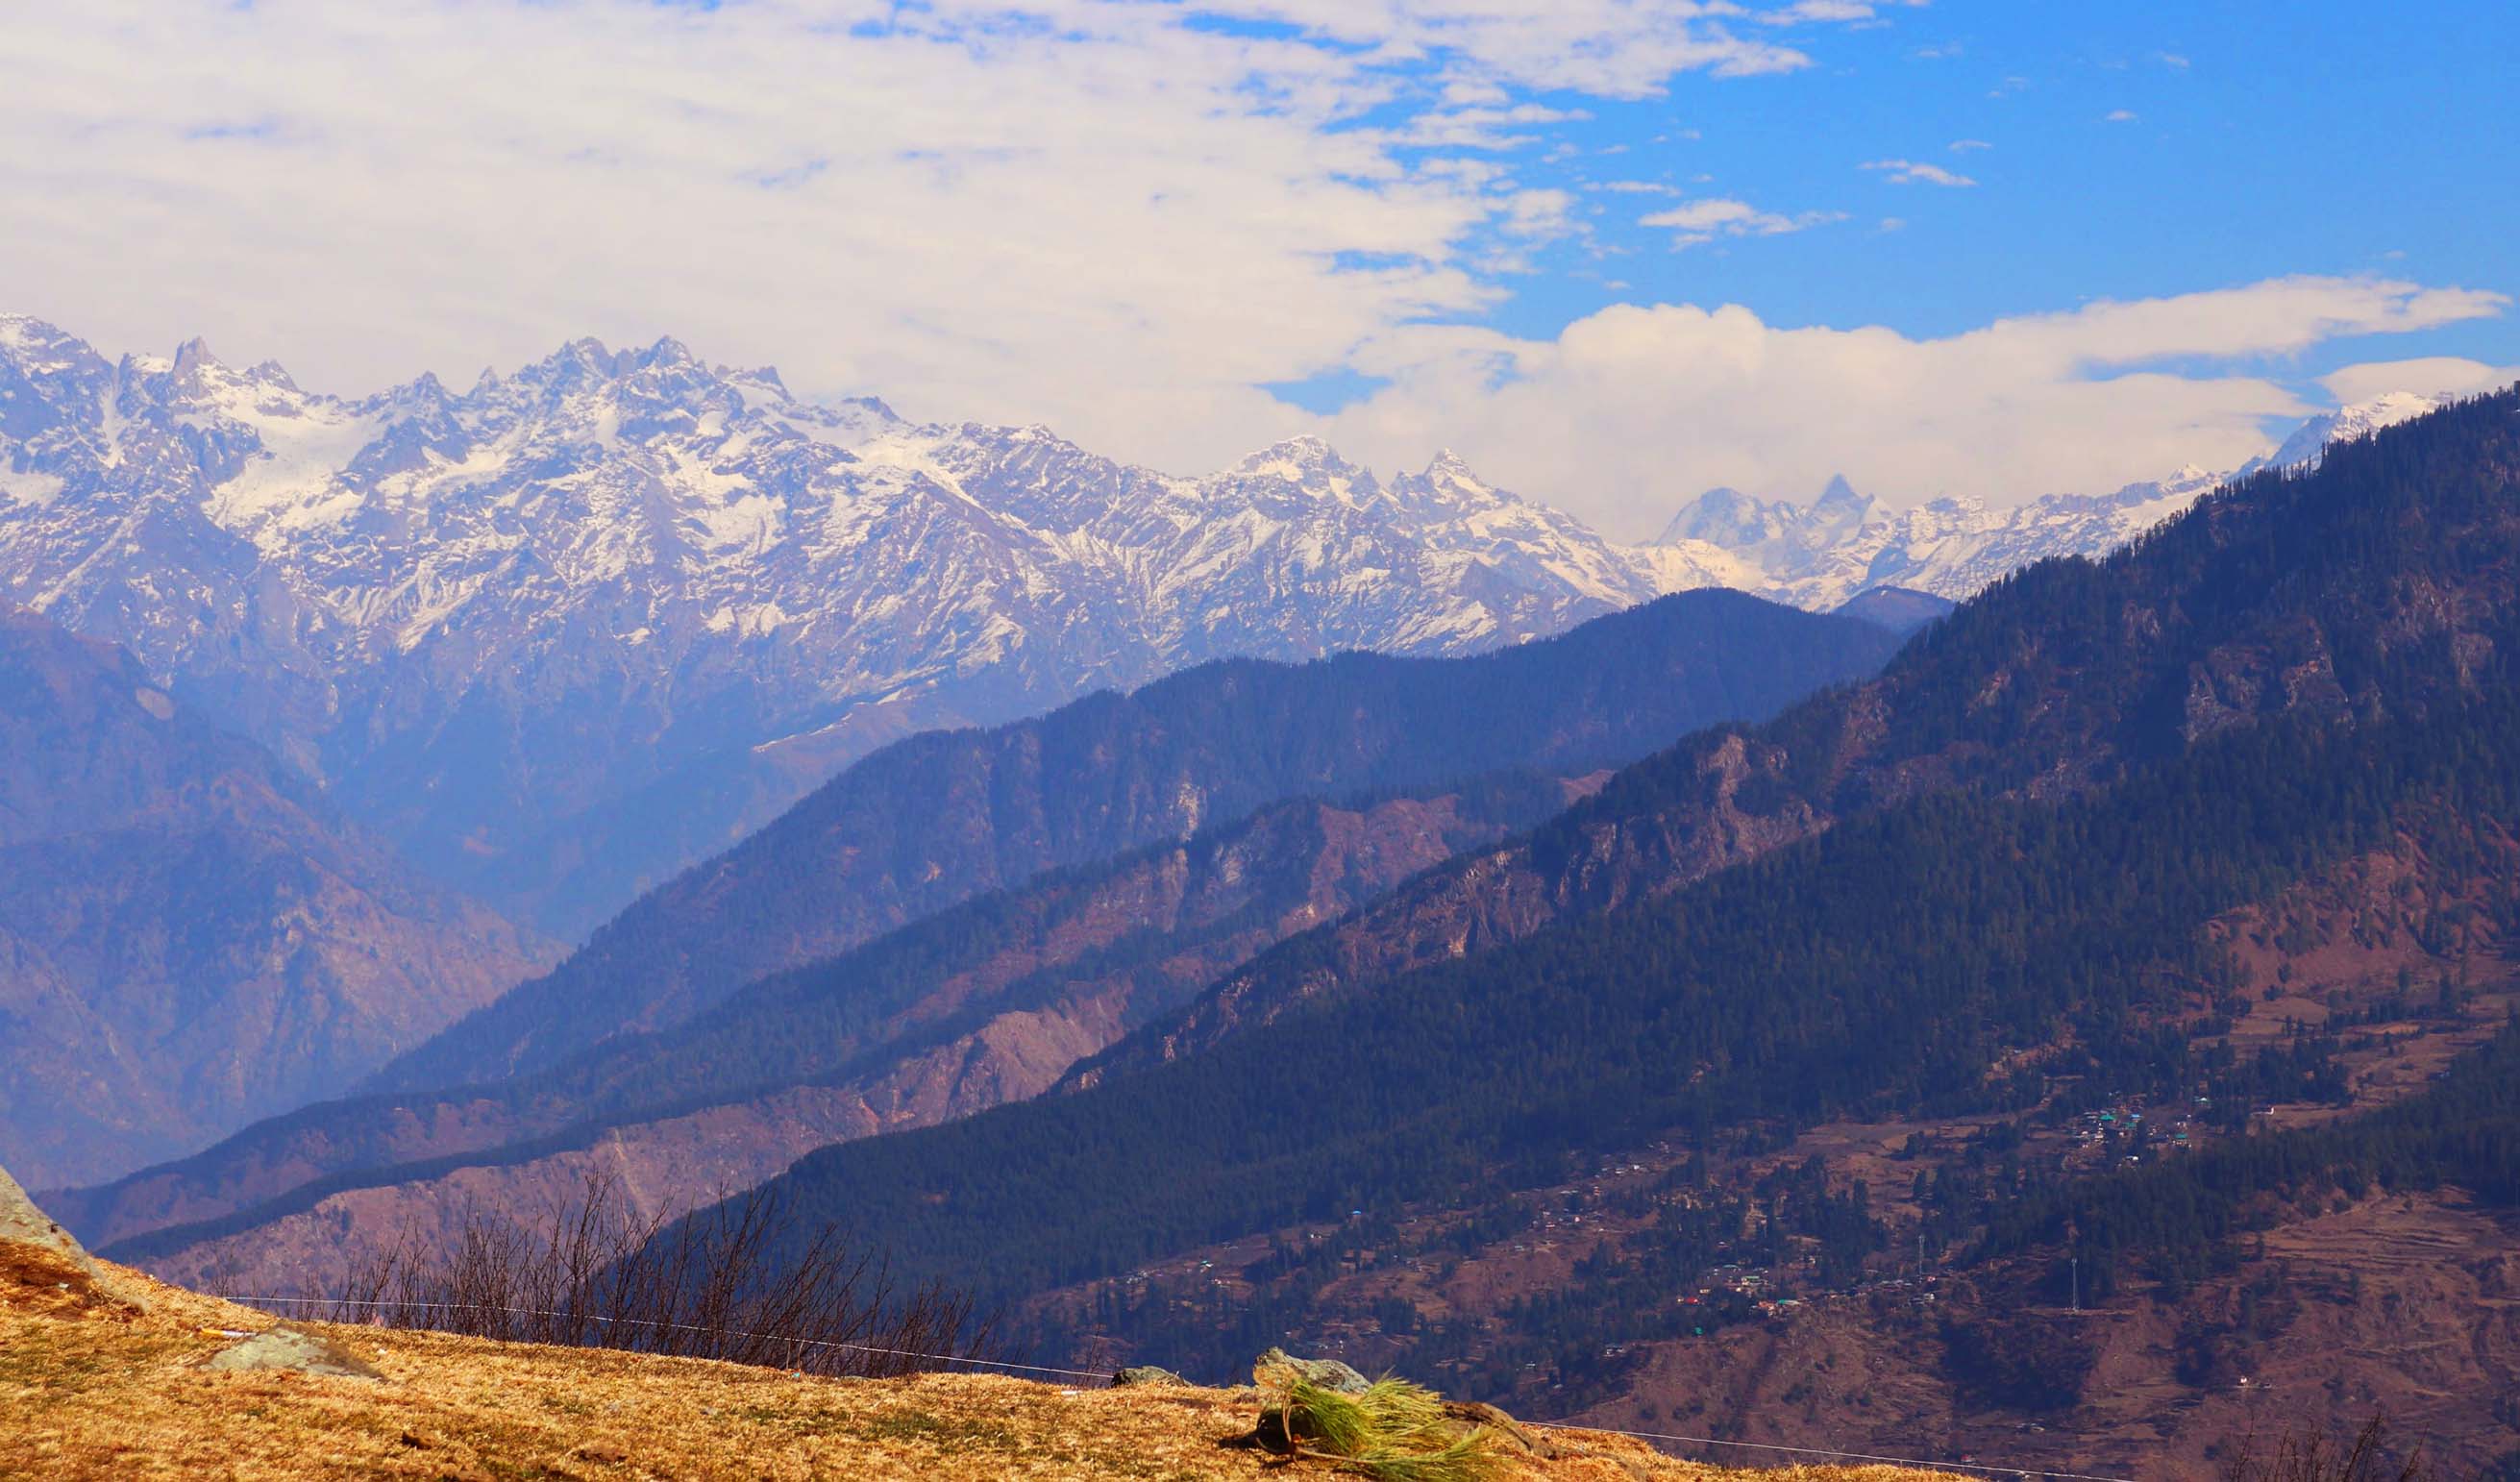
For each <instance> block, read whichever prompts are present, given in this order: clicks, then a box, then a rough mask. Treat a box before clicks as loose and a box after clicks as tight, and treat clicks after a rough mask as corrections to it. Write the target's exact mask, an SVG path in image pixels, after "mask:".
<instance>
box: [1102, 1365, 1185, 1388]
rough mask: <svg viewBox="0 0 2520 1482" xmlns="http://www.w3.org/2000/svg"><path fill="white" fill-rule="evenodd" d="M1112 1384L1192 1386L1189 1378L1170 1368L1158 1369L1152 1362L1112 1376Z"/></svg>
mask: <svg viewBox="0 0 2520 1482" xmlns="http://www.w3.org/2000/svg"><path fill="white" fill-rule="evenodd" d="M1111 1384H1112V1387H1114V1388H1119V1387H1122V1386H1125V1385H1130V1384H1178V1385H1180V1386H1182V1387H1183V1388H1185V1389H1187V1388H1189V1387H1190V1381H1189V1380H1188V1379H1185V1378H1183V1377H1182V1376H1181V1375H1179V1374H1177V1373H1175V1372H1173V1371H1172V1370H1169V1369H1157V1368H1156V1367H1155V1366H1154V1365H1152V1364H1139V1365H1134V1366H1132V1367H1130V1368H1128V1369H1124V1370H1120V1371H1119V1372H1118V1373H1116V1374H1113V1375H1112V1376H1111Z"/></svg>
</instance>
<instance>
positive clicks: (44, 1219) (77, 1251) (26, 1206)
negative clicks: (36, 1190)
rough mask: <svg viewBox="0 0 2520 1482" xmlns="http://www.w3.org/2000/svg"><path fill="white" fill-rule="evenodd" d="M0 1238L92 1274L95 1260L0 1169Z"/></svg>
mask: <svg viewBox="0 0 2520 1482" xmlns="http://www.w3.org/2000/svg"><path fill="white" fill-rule="evenodd" d="M0 1240H12V1241H16V1242H17V1243H19V1244H22V1245H33V1246H36V1247H38V1248H40V1249H43V1250H46V1251H50V1252H51V1253H52V1254H54V1255H56V1256H59V1257H61V1258H62V1259H63V1260H66V1261H67V1262H69V1263H70V1264H71V1265H73V1266H76V1267H77V1268H78V1269H79V1270H80V1271H82V1272H85V1273H86V1274H87V1275H89V1276H90V1277H93V1276H95V1275H96V1262H95V1261H94V1260H93V1259H91V1258H90V1257H89V1255H88V1253H87V1250H86V1249H85V1247H83V1246H81V1245H80V1244H79V1242H78V1241H77V1240H76V1239H75V1238H73V1237H72V1236H71V1235H70V1233H69V1232H68V1231H67V1230H64V1229H63V1228H62V1227H61V1226H59V1225H57V1224H54V1223H53V1219H52V1217H51V1216H50V1215H47V1214H45V1213H44V1212H43V1211H42V1210H40V1209H38V1208H36V1207H35V1201H34V1200H33V1199H30V1198H28V1197H26V1190H23V1189H21V1188H19V1187H18V1181H17V1180H16V1179H13V1178H11V1177H9V1170H7V1169H5V1168H0Z"/></svg>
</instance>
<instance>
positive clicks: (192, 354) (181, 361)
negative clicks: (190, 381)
mask: <svg viewBox="0 0 2520 1482" xmlns="http://www.w3.org/2000/svg"><path fill="white" fill-rule="evenodd" d="M218 363H219V357H218V356H216V355H213V354H211V353H210V342H209V341H208V340H206V339H203V337H200V336H198V335H196V336H194V337H192V338H190V339H187V340H185V341H184V342H183V343H182V344H180V345H177V346H176V347H175V374H176V375H177V376H184V375H187V374H189V373H191V372H194V371H198V370H201V369H203V367H205V366H215V365H217V364H218Z"/></svg>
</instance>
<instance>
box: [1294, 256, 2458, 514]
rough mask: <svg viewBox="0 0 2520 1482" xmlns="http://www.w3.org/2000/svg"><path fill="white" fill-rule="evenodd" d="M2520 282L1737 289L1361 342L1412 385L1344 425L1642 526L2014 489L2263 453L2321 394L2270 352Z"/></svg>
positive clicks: (1350, 414)
mask: <svg viewBox="0 0 2520 1482" xmlns="http://www.w3.org/2000/svg"><path fill="white" fill-rule="evenodd" d="M2505 303H2506V300H2505V299H2503V298H2502V297H2501V296H2500V295H2498V294H2494V293H2487V292H2473V291H2468V290H2462V289H2427V288H2423V287H2420V286H2418V285H2414V284H2409V283H2401V282H2392V281H2387V280H2378V279H2338V278H2284V279H2274V280H2270V281H2268V282H2264V283H2257V284H2251V285H2248V286H2245V287H2241V288H2233V289H2225V290H2218V291H2213V292H2198V293H2187V294H2182V295H2179V296H2176V297H2169V298H2153V299H2140V300H2135V301H2130V302H2108V301H2103V302H2097V303H2093V304H2091V305H2088V306H2086V307H2084V308H2081V309H2077V310H2074V311H2072V312H2070V313H2058V314H2042V315H2031V316H2024V317H2019V318H2011V319H2003V320H1999V321H1997V322H1995V323H1993V324H1990V325H1988V326H1986V327H1985V328H1983V329H1978V330H1974V331H1971V332H1968V333H1965V334H1960V335H1954V336H1950V337H1943V338H1931V339H1918V338H1912V337H1908V336H1905V335H1902V334H1899V333H1898V332H1896V331H1893V330H1888V329H1881V328H1867V329H1851V330H1840V329H1829V328H1817V327H1816V328H1803V329H1795V328H1784V327H1779V326H1776V325H1770V324H1767V323H1764V322H1762V321H1761V320H1760V318H1759V316H1757V315H1756V314H1754V313H1752V312H1751V311H1750V310H1748V309H1746V308H1742V307H1739V306H1737V305H1729V306H1726V307H1723V308H1718V309H1704V308H1697V307H1692V306H1688V305H1680V304H1665V305H1657V306H1654V307H1637V306H1626V305H1623V306H1619V307H1615V308H1610V309H1605V310H1603V311H1601V312H1600V313H1598V314H1595V315H1592V316H1590V317H1588V318H1586V319H1583V320H1580V321H1578V322H1577V323H1575V324H1573V325H1571V326H1569V327H1568V328H1567V329H1566V330H1565V332H1564V333H1563V334H1561V335H1559V336H1557V337H1555V338H1553V339H1547V340H1519V339H1512V338H1508V337H1504V336H1500V335H1496V334H1493V333H1491V332H1486V331H1474V330H1460V329H1437V328H1431V327H1430V328H1425V329H1420V330H1414V331H1404V332H1401V333H1399V334H1396V335H1394V336H1392V337H1388V338H1387V339H1385V340H1384V341H1382V342H1381V343H1379V344H1377V345H1376V346H1373V347H1372V349H1371V351H1370V353H1369V354H1368V355H1367V356H1366V357H1364V358H1363V359H1361V361H1360V363H1359V368H1360V369H1362V370H1365V371H1367V372H1368V373H1370V374H1375V375H1384V376H1390V377H1392V378H1393V379H1394V382H1393V384H1391V385H1389V386H1387V387H1385V388H1384V389H1383V390H1382V391H1380V392H1379V393H1377V394H1376V395H1375V396H1374V397H1373V398H1372V399H1370V400H1368V401H1365V402H1362V403H1359V404H1357V405H1355V406H1352V407H1349V408H1347V409H1345V410H1344V411H1343V412H1341V413H1340V414H1339V415H1338V416H1337V417H1335V418H1333V419H1330V420H1328V423H1327V424H1326V428H1327V430H1328V431H1329V432H1330V434H1331V435H1332V436H1333V437H1335V438H1336V439H1337V440H1338V441H1339V442H1340V443H1341V445H1342V446H1346V447H1349V448H1351V449H1352V450H1353V452H1354V453H1357V454H1363V455H1365V456H1370V457H1373V458H1374V459H1376V460H1377V461H1379V462H1383V463H1386V464H1389V463H1401V462H1408V461H1410V460H1413V459H1416V460H1422V459H1423V457H1424V456H1425V453H1424V450H1425V449H1426V448H1428V447H1430V446H1433V445H1434V444H1435V443H1437V442H1439V441H1441V442H1449V443H1452V444H1454V445H1456V446H1458V447H1459V448H1460V451H1461V452H1462V453H1463V456H1465V457H1467V458H1468V459H1469V460H1470V461H1471V462H1472V463H1473V464H1474V465H1476V466H1478V467H1479V468H1480V470H1481V472H1484V473H1485V474H1487V476H1489V477H1491V478H1494V479H1496V480H1498V481H1499V482H1501V483H1503V484H1505V485H1507V486H1508V487H1513V488H1520V489H1524V490H1526V491H1528V492H1531V493H1534V494H1537V495H1541V496H1543V497H1547V498H1550V499H1552V500H1553V501H1556V502H1558V503H1561V504H1563V505H1565V506H1566V507H1567V508H1569V509H1572V510H1574V511H1576V512H1577V513H1578V514H1580V515H1583V516H1587V517H1588V518H1591V519H1594V520H1596V521H1597V522H1598V523H1599V524H1600V525H1601V526H1602V527H1603V528H1605V529H1607V530H1609V531H1611V532H1613V533H1618V534H1625V535H1631V536H1634V535H1643V534H1645V533H1648V532H1650V531H1651V530H1652V529H1653V528H1654V527H1656V526H1657V525H1658V524H1659V523H1660V522H1661V521H1662V520H1663V519H1664V518H1666V517H1667V516H1669V514H1670V512H1671V510H1672V509H1673V508H1674V507H1675V506H1676V505H1678V504H1679V503H1680V502H1681V501H1683V500H1686V499H1688V498H1690V497H1692V496H1694V495H1695V494H1697V493H1698V492H1700V491H1701V490H1703V489H1706V488H1708V487H1710V486H1712V485H1715V484H1731V485H1733V486H1735V487H1738V488H1742V489H1747V490H1750V491H1752V492H1754V493H1759V494H1763V495H1771V496H1779V495H1780V496H1790V497H1795V498H1808V497H1810V496H1811V495H1812V494H1813V493H1814V492H1816V491H1817V490H1818V489H1820V487H1821V486H1822V485H1823V483H1824V482H1825V480H1826V479H1827V478H1828V477H1829V475H1831V474H1832V473H1837V472H1844V473H1846V474H1847V475H1848V476H1849V477H1851V478H1852V479H1854V480H1855V482H1856V485H1857V486H1858V487H1859V488H1866V489H1869V490H1874V491H1878V492H1880V493H1881V494H1883V495H1884V496H1885V497H1889V498H1892V499H1893V500H1901V499H1921V498H1928V497H1932V496H1935V495H1939V494H1946V493H1948V494H1963V495H1974V496H1978V497H1981V498H1985V499H1987V500H1989V501H1991V502H1994V503H1998V504H2010V503H2014V502H2018V501H2020V500H2024V499H2028V498H2032V497H2035V496H2037V495H2040V494H2044V493H2048V492H2052V491H2056V490H2081V491H2103V490H2107V489H2112V488H2115V487H2117V486H2119V485H2121V484H2124V483H2128V482H2132V481H2134V480H2137V479H2141V478H2149V477H2155V476H2158V475H2160V474H2162V473H2165V472H2169V471H2171V470H2173V469H2176V468H2178V467H2179V466H2181V465H2183V464H2185V463H2188V462H2191V461H2192V462H2197V463H2202V464H2205V465H2207V466H2209V467H2215V466H2220V467H2229V466H2233V465H2236V464H2239V463H2241V462H2244V461H2245V460H2247V459H2248V458H2249V457H2251V456H2253V455H2255V454H2257V453H2260V452H2263V451H2265V450H2266V449H2267V448H2268V447H2269V446H2270V437H2269V431H2270V427H2269V420H2270V419H2282V418H2289V417H2300V416H2306V415H2308V414H2309V413H2310V412H2312V411H2314V410H2316V408H2315V407H2314V406H2312V405H2310V404H2309V403H2306V402H2305V401H2303V399H2302V398H2301V397H2299V396H2298V395H2296V394H2295V393H2294V392H2293V391H2291V390H2289V389H2287V388H2286V387H2285V386H2283V385H2281V384H2279V383H2277V382H2274V381H2273V380H2271V379H2269V378H2268V377H2267V375H2266V374H2265V371H2264V363H2265V362H2266V361H2267V360H2268V359H2270V358H2275V357H2284V356H2289V355H2293V354H2296V353H2298V352H2300V351H2303V350H2306V349H2308V348H2311V347H2313V346H2315V345H2318V344H2320V343H2323V342H2326V341H2330V340H2335V339H2339V338H2343V337H2350V336H2359V335H2371V334H2386V333H2396V332H2407V331H2414V330H2420V329H2425V328H2429V327H2433V326H2437V325H2442V324H2448V323H2453V322H2455V321H2459V320H2466V319H2474V318H2478V317H2482V316H2488V315H2493V314H2496V313H2498V312H2500V311H2501V309H2502V308H2503V307H2504V306H2505ZM2414 364H2415V365H2417V366H2437V365H2438V363H2434V362H2418V363H2414ZM2340 374H2343V375H2344V376H2345V379H2343V380H2339V381H2336V382H2335V383H2334V384H2333V385H2331V387H2330V389H2333V390H2338V391H2339V394H2343V393H2344V392H2345V391H2347V390H2356V389H2361V388H2363V386H2365V385H2370V386H2377V385H2379V384H2382V383H2384V382H2389V381H2390V380H2391V378H2392V376H2393V375H2396V374H2412V373H2411V372H2408V370H2407V368H2406V367H2404V366H2401V367H2398V368H2395V369H2394V370H2393V371H2392V372H2389V373H2379V372H2375V373H2372V374H2371V375H2369V376H2367V377H2361V378H2357V377H2355V376H2352V375H2350V374H2345V373H2340ZM2449 374H2451V377H2452V380H2453V381H2459V380H2460V378H2462V377H2480V376H2481V377H2484V378H2486V380H2487V381H2490V379H2491V375H2492V374H2497V373H2492V372H2490V371H2488V370H2487V369H2486V368H2482V367H2478V368H2476V369H2474V370H2472V371H2469V370H2460V371H2455V372H2452V373H2449ZM2418 379H2419V380H2424V379H2429V380H2432V381H2436V382H2438V381H2439V380H2440V377H2439V376H2437V375H2436V376H2431V377H2428V378H2426V377H2419V378H2418ZM2461 383H2465V382H2461ZM2480 383H2481V382H2480ZM2436 388H2438V387H2436Z"/></svg>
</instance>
